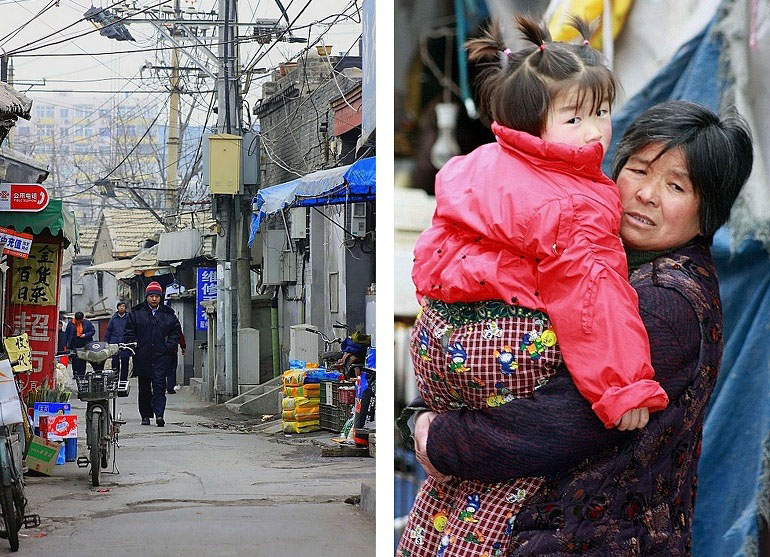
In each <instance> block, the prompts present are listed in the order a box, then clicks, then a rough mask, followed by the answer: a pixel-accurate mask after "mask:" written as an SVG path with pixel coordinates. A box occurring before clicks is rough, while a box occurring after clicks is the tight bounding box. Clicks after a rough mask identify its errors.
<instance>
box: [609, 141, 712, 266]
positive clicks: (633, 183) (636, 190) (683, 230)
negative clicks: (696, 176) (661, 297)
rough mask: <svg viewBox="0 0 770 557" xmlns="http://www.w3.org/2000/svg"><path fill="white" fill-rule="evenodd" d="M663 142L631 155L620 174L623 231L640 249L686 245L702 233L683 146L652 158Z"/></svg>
mask: <svg viewBox="0 0 770 557" xmlns="http://www.w3.org/2000/svg"><path fill="white" fill-rule="evenodd" d="M662 147H663V146H662V145H661V144H660V143H652V144H650V145H647V146H646V147H643V148H642V149H640V150H639V151H637V152H636V153H634V154H633V155H631V157H629V159H628V161H627V162H626V164H625V166H624V167H623V169H622V170H621V171H620V174H619V175H618V179H617V184H618V189H619V190H620V201H621V203H622V204H623V216H622V219H621V223H620V236H621V238H623V243H624V244H625V245H626V246H628V247H631V248H633V249H637V250H644V251H657V250H665V249H670V248H675V247H677V246H681V245H682V244H686V243H687V242H689V241H690V240H692V239H693V238H694V237H695V236H697V235H698V234H699V233H700V221H699V209H700V199H699V196H698V193H697V192H696V191H695V188H694V186H693V185H692V182H691V181H690V176H689V173H688V171H687V165H686V164H685V159H684V155H683V153H682V150H681V149H680V148H676V149H671V150H670V151H668V152H666V153H664V154H663V155H662V156H661V157H660V158H659V159H658V160H656V161H655V162H652V161H653V160H654V159H655V157H656V156H657V154H658V153H659V152H660V150H661V149H662Z"/></svg>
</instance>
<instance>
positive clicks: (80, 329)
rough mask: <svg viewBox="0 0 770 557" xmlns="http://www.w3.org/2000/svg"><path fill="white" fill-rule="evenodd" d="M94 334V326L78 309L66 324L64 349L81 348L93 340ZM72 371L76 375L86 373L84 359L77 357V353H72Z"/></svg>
mask: <svg viewBox="0 0 770 557" xmlns="http://www.w3.org/2000/svg"><path fill="white" fill-rule="evenodd" d="M94 334H96V329H94V326H93V325H92V324H91V322H90V321H89V320H88V319H86V318H85V317H84V316H83V312H82V311H78V312H76V313H75V318H74V319H73V320H72V321H70V322H69V323H68V324H67V332H66V333H65V340H64V349H65V350H77V349H78V348H83V347H84V346H85V345H86V344H88V343H89V342H92V341H93V340H94ZM72 373H73V374H75V375H78V376H80V375H85V373H86V361H85V360H81V359H80V358H78V357H77V354H73V355H72Z"/></svg>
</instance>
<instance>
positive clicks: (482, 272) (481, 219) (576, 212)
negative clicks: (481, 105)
mask: <svg viewBox="0 0 770 557" xmlns="http://www.w3.org/2000/svg"><path fill="white" fill-rule="evenodd" d="M492 131H493V132H494V133H495V136H496V137H497V143H490V144H488V145H483V146H481V147H479V148H478V149H476V150H475V151H473V152H472V153H470V154H468V155H465V156H461V157H455V158H453V159H451V160H450V161H449V162H448V163H447V164H446V165H445V166H444V167H443V168H442V169H441V171H440V172H439V173H438V175H437V176H436V212H435V214H434V215H433V224H432V225H431V227H430V228H428V229H427V230H426V231H425V232H423V233H422V234H421V235H420V238H419V239H418V240H417V245H416V247H415V251H414V255H415V260H414V268H413V272H412V279H413V280H414V283H415V285H416V287H417V295H418V297H419V298H420V299H422V298H426V297H427V298H434V299H437V300H441V301H444V302H449V303H452V302H477V301H483V300H503V301H505V302H506V303H509V304H513V305H518V306H523V307H527V308H531V309H538V310H542V311H544V312H546V313H547V314H548V315H549V317H550V318H551V321H552V323H553V327H554V331H555V333H556V337H557V339H558V341H559V345H560V347H561V351H562V355H563V357H564V361H565V363H566V364H567V367H568V368H569V371H570V373H571V375H572V377H573V379H574V381H575V385H576V386H577V388H578V390H579V391H580V392H581V393H582V395H583V396H584V397H585V398H586V399H588V400H589V401H590V402H591V404H592V406H593V409H594V412H596V414H597V416H599V418H600V419H601V420H602V422H603V423H604V425H605V426H606V427H608V428H609V427H613V426H614V423H615V421H616V420H617V419H618V418H620V417H621V416H622V415H623V414H624V413H625V412H626V411H628V410H631V409H633V408H640V407H647V408H649V409H650V411H651V412H654V411H658V410H662V409H663V408H665V407H666V405H667V404H668V397H667V396H666V393H665V391H664V390H663V389H662V388H661V386H660V385H659V384H658V382H657V381H654V380H653V375H654V371H653V369H652V365H651V364H650V346H649V340H648V338H647V333H646V331H645V329H644V326H643V324H642V320H641V318H640V317H639V309H638V301H637V296H636V292H635V291H634V289H633V288H631V286H630V285H629V283H628V267H627V264H626V255H625V252H624V251H623V247H622V245H621V242H620V238H619V236H618V234H619V231H620V215H621V211H622V207H621V204H620V197H619V195H618V191H617V188H616V186H615V184H614V183H613V182H612V180H610V179H609V178H607V177H606V176H605V175H604V174H603V173H602V171H601V166H600V165H601V161H602V146H601V144H600V143H591V144H589V145H585V146H583V147H572V146H569V145H566V144H561V143H549V142H546V141H543V140H542V139H540V138H538V137H535V136H532V135H530V134H527V133H524V132H519V131H516V130H512V129H510V128H505V127H503V126H501V125H499V124H497V123H493V124H492Z"/></svg>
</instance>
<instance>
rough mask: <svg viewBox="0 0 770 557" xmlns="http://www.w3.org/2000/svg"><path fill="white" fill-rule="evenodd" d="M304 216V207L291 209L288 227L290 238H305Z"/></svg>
mask: <svg viewBox="0 0 770 557" xmlns="http://www.w3.org/2000/svg"><path fill="white" fill-rule="evenodd" d="M305 214H306V210H305V208H304V207H295V208H294V209H291V217H290V218H291V226H290V227H289V234H290V235H291V237H292V238H307V227H306V226H305Z"/></svg>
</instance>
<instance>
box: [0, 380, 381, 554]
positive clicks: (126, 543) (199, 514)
mask: <svg viewBox="0 0 770 557" xmlns="http://www.w3.org/2000/svg"><path fill="white" fill-rule="evenodd" d="M187 389H188V388H184V389H183V390H182V391H181V392H180V393H178V394H176V395H171V396H169V397H168V399H169V406H168V409H167V412H166V420H167V422H166V427H165V428H158V427H156V426H155V424H154V423H153V425H152V426H141V425H139V416H138V412H137V410H136V384H135V380H134V384H133V385H132V389H131V396H130V397H129V398H128V399H120V400H121V406H122V410H123V415H124V417H126V418H128V420H129V423H128V424H127V425H125V426H123V429H122V431H121V445H122V446H121V448H120V449H119V450H118V454H117V464H118V467H119V469H120V472H121V473H120V474H119V475H109V474H102V482H101V483H102V485H101V486H100V487H99V488H94V487H92V486H91V483H90V477H89V476H88V474H87V469H85V468H83V469H80V468H78V467H77V465H76V464H75V463H74V462H68V463H67V464H66V465H64V466H57V467H56V470H55V472H54V476H52V477H34V478H31V477H28V478H27V497H28V499H29V509H30V511H29V512H36V513H38V514H40V516H41V519H42V524H41V526H40V528H36V529H29V530H22V531H21V534H23V537H22V538H21V549H20V551H19V552H18V553H17V555H36V556H37V555H57V556H60V555H79V556H84V555H104V556H121V555H126V556H128V555H130V556H132V557H135V556H136V555H185V556H197V555H217V556H218V555H239V556H247V555H248V556H266V557H267V556H271V557H272V556H296V557H302V556H306V555H307V556H312V557H322V556H327V555H333V556H334V557H346V556H351V557H353V556H355V557H361V556H362V555H374V553H375V549H374V547H375V544H374V531H375V525H374V520H373V519H372V518H371V517H369V516H368V515H366V514H365V513H363V512H361V510H360V509H359V507H358V506H354V505H350V504H346V503H345V499H347V498H349V497H350V496H356V495H360V493H361V482H362V481H370V482H373V481H374V468H375V466H374V462H375V461H374V459H372V458H324V457H321V456H320V454H319V453H320V449H319V447H318V446H317V445H314V444H310V443H308V442H307V439H303V436H299V435H295V436H292V437H291V438H284V436H283V435H282V434H276V433H275V429H276V427H274V426H273V427H268V428H267V429H264V427H262V431H251V432H248V430H249V429H259V427H256V428H252V427H251V426H255V425H256V421H251V422H249V421H245V422H244V420H243V419H242V418H241V417H239V416H237V415H234V414H230V413H229V412H228V411H227V410H225V409H224V407H222V406H211V405H205V404H202V403H200V402H198V401H197V400H195V399H194V398H193V396H192V395H191V393H189V392H188V391H187ZM73 398H74V397H73ZM72 402H73V411H76V412H77V414H78V416H79V418H78V420H79V423H81V424H84V423H85V418H84V411H85V403H81V402H79V401H77V400H73V401H72ZM331 436H332V434H331V433H329V435H328V436H325V437H327V438H330V437H331ZM321 437H324V436H323V435H322V436H321ZM78 444H79V447H78V449H79V451H80V453H79V454H81V455H82V454H85V428H84V427H80V439H79V441H78ZM7 553H10V549H9V546H8V545H7V542H6V541H5V540H2V539H0V555H3V554H7Z"/></svg>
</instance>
